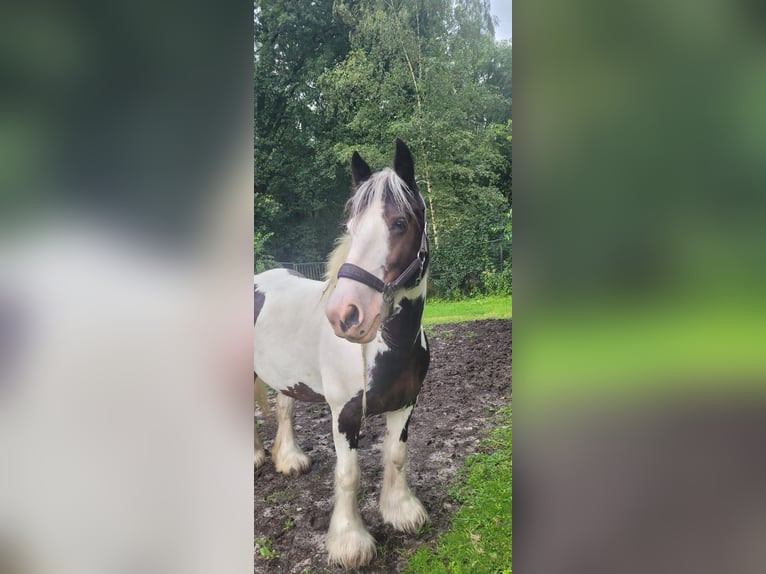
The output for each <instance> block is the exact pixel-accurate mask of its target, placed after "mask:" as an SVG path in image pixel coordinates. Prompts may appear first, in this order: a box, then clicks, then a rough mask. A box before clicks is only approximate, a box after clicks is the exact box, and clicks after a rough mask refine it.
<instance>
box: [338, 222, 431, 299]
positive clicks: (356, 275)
mask: <svg viewBox="0 0 766 574" xmlns="http://www.w3.org/2000/svg"><path fill="white" fill-rule="evenodd" d="M427 229H428V227H427V224H426V220H425V218H423V233H422V234H421V236H420V249H419V250H418V254H417V255H416V256H415V259H413V260H412V263H410V264H409V265H408V266H407V268H406V269H405V270H404V271H402V272H401V274H400V275H399V276H398V277H397V278H396V279H394V280H393V281H389V282H388V283H384V282H383V281H382V280H380V279H378V278H377V277H375V275H373V274H372V273H370V272H369V271H366V270H365V269H362V268H361V267H359V266H358V265H354V264H353V263H344V264H343V265H341V266H340V269H338V279H340V278H346V279H351V280H352V281H357V282H359V283H362V284H363V285H367V287H370V288H372V289H374V290H375V291H377V292H378V293H382V294H383V302H384V303H385V304H386V306H388V307H391V306H393V303H394V294H395V293H396V291H397V290H399V289H400V288H402V287H403V286H404V285H406V284H407V283H409V282H410V281H411V280H412V279H413V278H414V279H415V285H414V286H415V287H417V286H418V285H420V281H421V280H422V279H423V274H424V273H425V263H426V256H427V255H428V232H427Z"/></svg>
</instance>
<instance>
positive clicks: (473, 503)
mask: <svg viewBox="0 0 766 574" xmlns="http://www.w3.org/2000/svg"><path fill="white" fill-rule="evenodd" d="M511 415H512V413H511V408H510V407H504V408H502V409H500V410H499V411H498V413H497V416H498V418H499V421H500V425H499V426H498V427H497V428H496V429H495V430H493V431H492V434H491V435H490V437H489V438H488V439H486V440H485V442H484V444H483V449H485V450H486V451H488V452H483V453H479V454H476V455H473V456H472V457H470V458H469V459H468V460H467V461H466V464H465V467H464V468H463V469H462V471H461V473H460V478H459V483H458V486H456V487H454V488H453V489H452V496H453V497H454V498H455V499H456V500H457V501H458V502H460V503H462V507H461V509H460V510H459V511H458V512H457V513H456V514H455V516H454V517H453V519H452V528H451V530H450V531H449V532H448V533H446V534H445V535H444V536H442V537H441V538H440V539H439V540H438V542H437V543H436V545H435V547H433V548H430V547H425V548H421V549H420V550H418V551H417V552H416V553H415V554H414V555H413V557H412V558H411V560H410V562H409V564H408V566H407V568H406V569H405V573H408V574H426V573H427V574H442V573H445V574H446V573H450V574H461V573H466V574H469V573H470V574H474V573H482V574H483V573H487V574H489V573H492V574H494V573H497V574H505V573H508V574H510V572H512V562H513V548H512V539H513V537H512V517H513V493H512V490H513V430H512V423H511V418H512V416H511Z"/></svg>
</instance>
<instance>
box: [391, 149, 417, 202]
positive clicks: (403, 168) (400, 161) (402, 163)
mask: <svg viewBox="0 0 766 574" xmlns="http://www.w3.org/2000/svg"><path fill="white" fill-rule="evenodd" d="M394 171H395V172H396V175H398V176H399V177H401V178H402V179H403V180H404V183H406V184H407V186H408V187H409V188H410V189H411V190H412V191H417V189H418V187H417V185H415V164H414V162H413V161H412V154H411V153H410V148H408V147H407V144H406V143H404V142H403V141H402V140H400V139H399V138H396V154H395V155H394Z"/></svg>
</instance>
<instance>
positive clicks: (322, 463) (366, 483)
mask: <svg viewBox="0 0 766 574" xmlns="http://www.w3.org/2000/svg"><path fill="white" fill-rule="evenodd" d="M511 330H512V329H511V321H498V320H488V321H478V322H473V323H466V324H462V325H441V326H437V327H434V329H433V332H432V334H431V336H430V344H431V368H430V370H429V373H428V376H427V378H426V381H425V384H424V387H423V390H422V392H421V394H420V397H419V399H418V405H417V407H416V408H415V411H414V414H413V416H412V421H411V423H410V427H409V429H410V430H409V445H410V451H409V480H410V487H411V488H412V490H413V492H414V493H415V494H416V495H417V496H418V497H419V498H420V500H421V501H422V502H423V504H424V506H425V507H426V510H428V512H429V514H430V516H431V523H432V524H431V527H430V528H427V529H425V531H424V532H423V533H421V534H420V535H407V534H401V533H399V532H396V531H394V530H393V529H392V528H391V527H390V526H386V525H384V524H383V522H382V519H381V517H380V514H379V512H378V509H377V499H378V495H379V493H380V484H381V480H382V476H383V467H382V462H381V456H382V455H381V446H382V441H383V437H384V435H385V424H384V420H383V418H382V417H373V418H371V419H370V420H368V421H367V422H366V423H365V426H364V427H363V434H362V437H361V438H360V440H359V451H360V455H359V460H360V465H361V470H362V480H361V488H360V501H361V511H362V516H363V518H364V521H365V523H366V525H367V527H368V529H369V530H370V532H371V533H372V535H373V536H374V537H375V539H376V541H377V544H378V555H377V556H376V558H375V559H374V560H373V562H372V563H371V565H370V566H368V567H366V568H363V569H362V570H360V571H359V572H363V573H372V572H376V573H378V572H380V573H393V572H400V571H401V570H402V568H403V567H404V565H405V564H406V563H407V560H408V557H409V556H410V555H411V554H412V553H413V552H414V551H415V550H417V549H418V548H420V547H421V546H423V545H425V544H429V543H432V542H433V541H434V540H435V539H436V538H437V537H438V536H439V534H441V533H443V532H444V531H445V530H447V528H448V527H449V519H450V516H451V515H452V514H453V513H454V512H455V511H456V510H457V504H456V503H455V501H454V500H453V499H452V497H451V496H450V494H449V490H450V486H451V485H452V484H453V483H454V481H455V474H456V472H457V471H458V469H459V468H460V467H461V465H462V464H463V462H464V461H465V459H466V457H468V456H469V455H471V454H472V453H474V452H476V447H477V444H478V443H479V440H480V438H481V437H482V436H484V435H485V433H486V432H487V430H488V428H489V425H490V421H491V417H492V415H491V410H492V409H496V408H498V407H500V406H503V405H506V404H510V401H511ZM295 410H296V416H295V428H296V435H297V437H298V442H299V443H300V444H301V446H302V447H303V450H304V451H305V452H306V453H307V454H308V455H309V456H310V457H311V459H312V461H313V466H312V467H311V470H310V471H309V472H308V473H307V474H305V475H303V476H301V477H297V478H288V477H285V476H282V475H278V474H277V473H276V472H275V471H274V466H273V464H271V461H270V460H269V461H268V462H267V463H266V464H265V465H263V466H262V467H261V468H260V469H258V470H257V471H255V538H256V541H258V540H259V539H262V540H261V544H264V541H263V539H268V542H266V543H265V545H266V546H267V548H270V550H271V552H269V551H266V554H268V557H264V556H263V555H262V553H261V552H260V547H261V545H259V544H258V543H257V544H256V552H255V572H257V573H284V574H287V573H290V574H293V573H295V574H302V573H304V572H311V573H313V574H320V573H325V574H327V573H333V574H334V573H336V572H344V570H343V569H340V568H330V567H328V565H327V553H326V551H325V548H324V535H325V532H326V530H327V527H328V524H329V521H330V514H331V512H332V499H333V468H334V465H335V452H334V449H333V444H332V435H331V429H330V409H329V407H327V406H326V405H320V404H317V403H296V409H295ZM258 415H259V416H258V417H257V420H260V421H263V418H262V417H261V416H260V413H258ZM260 432H261V437H262V438H263V440H264V444H265V446H266V448H267V449H268V448H269V447H270V445H271V443H272V441H273V438H274V434H275V432H276V428H275V421H274V417H273V416H272V417H270V418H268V419H267V420H265V421H263V426H262V427H261V431H260Z"/></svg>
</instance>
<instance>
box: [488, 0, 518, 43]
mask: <svg viewBox="0 0 766 574" xmlns="http://www.w3.org/2000/svg"><path fill="white" fill-rule="evenodd" d="M512 5H513V0H491V4H490V6H491V9H490V12H491V13H492V15H493V16H497V17H498V18H500V23H499V24H498V25H497V26H495V40H505V39H508V38H511V36H512V31H511V23H512V22H513V18H512V16H511V8H512Z"/></svg>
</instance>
